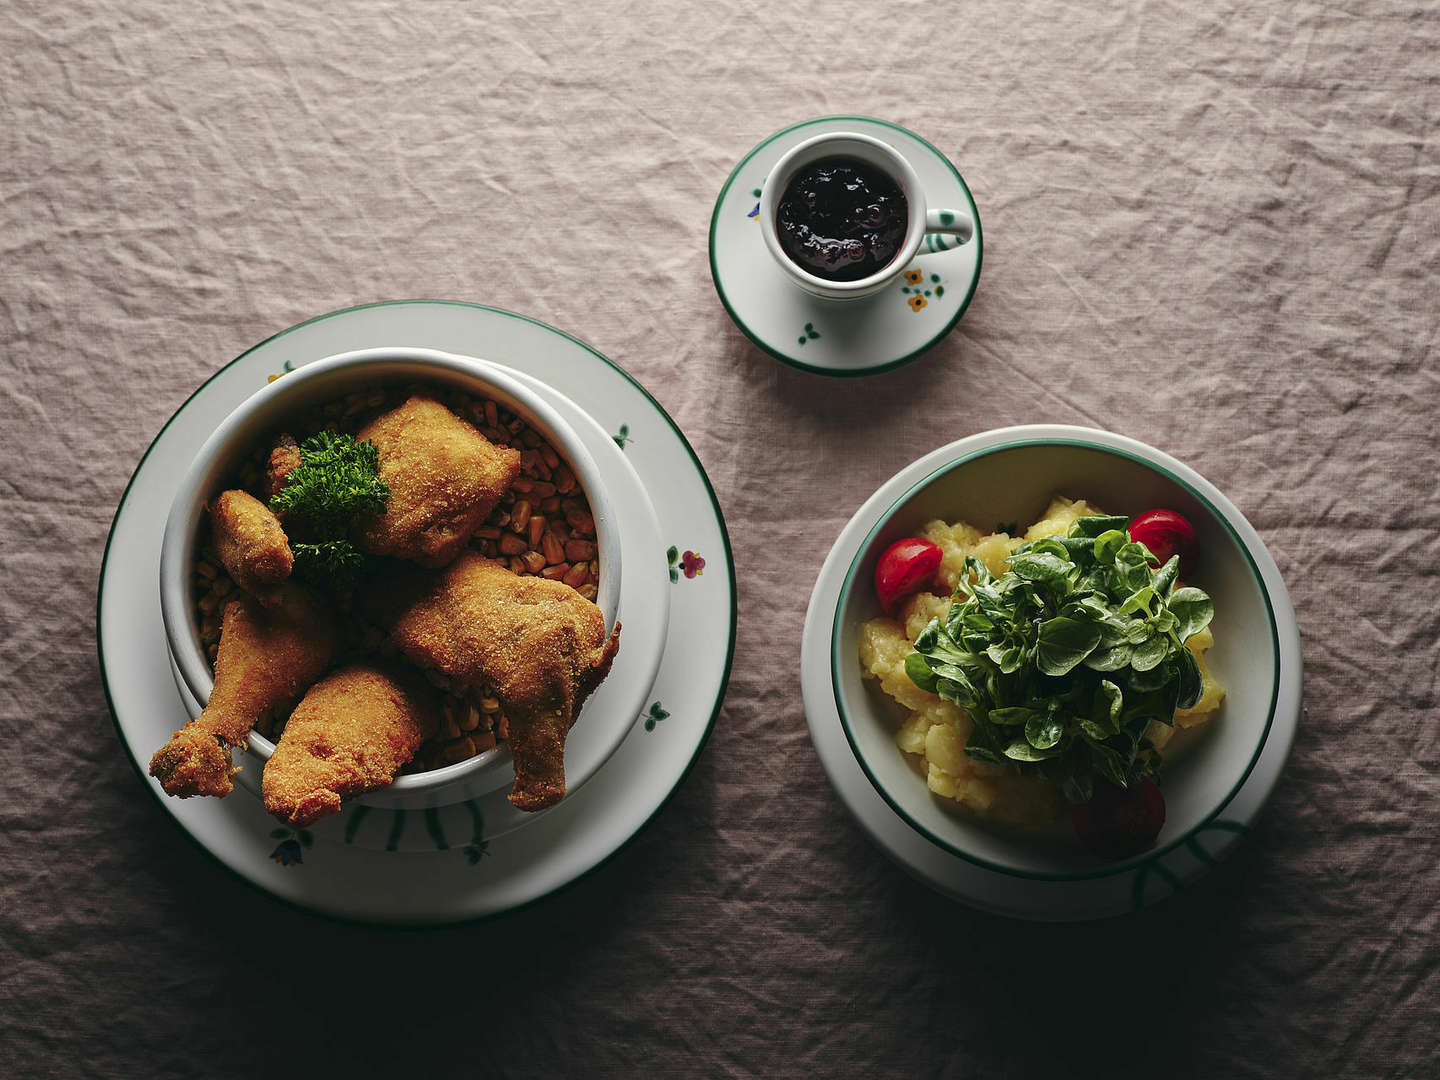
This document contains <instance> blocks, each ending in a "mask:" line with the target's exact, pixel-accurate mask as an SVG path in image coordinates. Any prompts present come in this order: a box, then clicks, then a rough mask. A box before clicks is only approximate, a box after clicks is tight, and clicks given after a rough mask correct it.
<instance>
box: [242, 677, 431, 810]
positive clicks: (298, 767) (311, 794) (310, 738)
mask: <svg viewBox="0 0 1440 1080" xmlns="http://www.w3.org/2000/svg"><path fill="white" fill-rule="evenodd" d="M439 723H440V715H439V706H438V703H437V702H436V699H435V691H434V690H432V689H431V688H430V684H429V683H427V682H426V681H425V680H424V679H423V678H421V677H420V675H419V673H418V672H416V671H415V670H413V669H405V670H401V669H399V668H395V667H388V666H387V667H377V666H374V665H370V664H352V665H350V666H349V667H344V668H341V669H340V670H339V671H335V672H332V673H331V674H330V675H327V676H326V677H325V678H324V679H322V680H320V681H319V682H318V683H316V684H315V685H314V686H312V687H311V688H310V690H309V692H308V693H306V695H305V697H304V698H303V699H302V700H301V702H300V704H299V705H297V706H296V707H295V711H294V712H293V713H291V714H290V719H289V721H288V722H287V723H286V724H285V731H284V732H283V733H282V734H281V736H280V744H279V745H278V746H277V747H276V748H275V753H274V754H272V755H271V757H270V760H269V761H267V762H266V763H265V776H264V780H263V782H262V784H261V788H262V791H263V793H264V795H265V809H266V810H268V811H269V812H270V813H272V814H274V815H275V816H276V817H277V818H279V819H280V820H281V821H284V822H285V823H287V824H289V825H293V826H294V827H295V828H304V827H305V826H307V825H312V824H314V823H315V822H316V821H318V820H319V819H320V818H323V817H327V816H329V815H330V814H333V813H335V812H336V811H337V810H339V809H340V800H341V799H344V798H348V797H349V796H351V795H359V794H360V793H361V792H365V791H373V790H375V789H376V788H381V787H384V786H385V785H387V784H389V783H390V781H392V780H394V779H395V774H396V773H397V772H399V771H400V767H401V766H402V765H404V764H405V763H406V762H407V761H409V760H410V759H411V758H412V757H414V756H415V751H416V750H417V749H419V747H420V744H421V743H422V742H423V741H424V740H425V739H428V738H429V737H431V736H432V735H434V734H435V730H436V728H437V727H438V726H439Z"/></svg>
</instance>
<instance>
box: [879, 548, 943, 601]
mask: <svg viewBox="0 0 1440 1080" xmlns="http://www.w3.org/2000/svg"><path fill="white" fill-rule="evenodd" d="M940 559H941V551H940V548H939V547H937V546H936V545H935V544H932V543H931V542H930V541H929V540H921V539H918V538H917V537H913V536H911V537H907V538H906V539H904V540H896V541H895V543H893V544H891V545H890V546H889V547H888V548H886V549H885V554H883V555H881V556H880V561H879V562H877V563H876V564H875V593H876V595H877V596H879V597H880V606H881V607H883V608H884V609H885V611H886V613H887V614H889V615H894V614H895V612H896V610H897V609H898V608H899V607H900V601H902V600H904V599H905V597H907V596H909V595H910V594H911V593H916V592H919V591H920V590H921V589H922V588H924V587H925V586H926V585H927V584H928V583H929V581H930V579H931V578H932V577H934V575H935V571H936V570H938V569H940Z"/></svg>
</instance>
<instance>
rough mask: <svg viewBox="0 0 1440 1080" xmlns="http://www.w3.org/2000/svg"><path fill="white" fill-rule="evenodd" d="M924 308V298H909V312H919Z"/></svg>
mask: <svg viewBox="0 0 1440 1080" xmlns="http://www.w3.org/2000/svg"><path fill="white" fill-rule="evenodd" d="M924 306H925V298H924V297H923V296H912V297H910V310H911V311H919V310H920V309H921V308H922V307H924Z"/></svg>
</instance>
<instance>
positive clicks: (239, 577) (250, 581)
mask: <svg viewBox="0 0 1440 1080" xmlns="http://www.w3.org/2000/svg"><path fill="white" fill-rule="evenodd" d="M210 526H211V531H212V532H213V534H214V537H215V550H216V551H217V552H219V554H220V561H221V562H222V563H224V564H225V571H226V573H228V574H229V575H230V577H231V578H232V579H234V581H235V584H236V585H239V586H240V588H242V589H244V590H245V591H246V592H248V593H249V594H250V595H251V596H253V597H255V599H257V600H259V601H260V602H261V603H262V604H264V605H265V606H266V607H272V606H274V605H275V604H278V603H279V602H280V590H279V589H277V588H276V586H277V585H279V584H280V583H281V582H282V581H284V580H285V579H286V578H288V577H289V576H290V570H291V568H292V567H293V566H294V564H295V559H294V556H292V555H291V553H290V541H289V540H288V539H287V538H286V536H285V529H284V528H283V527H282V526H281V524H280V519H279V518H277V517H276V516H275V515H274V514H272V513H271V512H270V508H269V507H268V506H266V505H265V504H264V503H262V502H261V501H260V500H259V499H257V498H255V496H253V495H251V494H249V493H248V492H244V491H238V490H235V491H222V492H221V493H220V495H219V496H218V497H217V498H216V499H215V501H214V502H213V503H211V504H210Z"/></svg>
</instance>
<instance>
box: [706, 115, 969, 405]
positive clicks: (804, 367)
mask: <svg viewBox="0 0 1440 1080" xmlns="http://www.w3.org/2000/svg"><path fill="white" fill-rule="evenodd" d="M836 121H856V122H859V123H862V124H877V125H879V126H880V127H883V128H889V129H890V130H891V131H898V132H900V133H901V134H902V135H907V136H909V137H910V138H912V139H914V140H915V141H916V142H918V143H920V144H921V145H922V146H924V147H925V148H926V149H928V150H930V151H931V152H932V153H933V154H934V155H935V156H936V157H938V158H939V159H940V160H941V161H943V162H944V163H945V165H946V167H947V168H949V170H950V171H951V172H952V173H953V174H954V175H955V180H956V181H957V182H958V183H959V185H960V190H962V191H963V192H964V193H965V199H966V201H967V202H968V203H969V204H970V220H971V221H972V222H974V225H975V235H974V237H973V238H972V239H971V240H970V243H973V244H974V245H975V276H974V278H973V279H972V280H971V282H970V291H969V292H967V293H966V294H965V296H964V297H963V298H962V299H961V301H960V306H959V307H957V308H956V309H955V315H954V317H953V318H952V319H951V320H950V321H949V322H948V323H946V324H945V326H944V327H943V328H942V329H941V330H940V332H939V333H937V334H936V335H935V336H934V337H933V338H931V339H930V340H929V341H928V342H926V343H925V344H924V345H922V346H921V347H920V348H918V349H916V350H915V351H914V352H911V353H906V354H905V355H904V356H902V357H900V358H899V359H898V360H890V361H888V362H886V363H884V364H875V365H873V366H871V367H861V368H832V367H825V366H823V365H820V364H807V363H805V361H803V360H796V359H795V358H794V357H793V356H786V355H785V354H784V353H782V352H778V351H777V350H775V349H774V348H772V347H771V346H770V345H768V344H766V343H765V342H764V341H762V340H760V338H759V337H758V336H756V334H755V333H754V331H752V330H751V329H750V327H748V326H747V325H745V321H744V320H743V319H741V318H740V315H739V313H738V312H736V310H735V308H734V307H733V306H732V305H731V303H730V298H729V297H728V296H726V295H725V287H724V286H723V285H722V284H721V283H720V271H719V268H718V267H717V266H716V265H715V233H716V230H717V229H718V227H719V222H720V207H721V206H722V205H723V204H724V202H725V196H726V195H728V194H729V193H730V188H731V187H732V186H733V185H734V183H735V180H736V178H737V177H738V176H739V175H740V172H741V170H742V169H744V168H745V166H746V165H748V164H750V161H751V159H752V158H754V157H755V155H756V154H758V153H759V152H760V151H761V150H763V149H765V147H767V146H769V145H770V144H771V143H773V142H774V141H775V140H776V139H779V138H782V137H783V136H785V135H788V134H790V133H791V132H792V131H799V130H801V129H802V128H807V127H813V126H814V125H815V124H829V123H834V122H836ZM927 235H928V234H927ZM932 250H933V249H932ZM942 250H943V249H942ZM984 261H985V243H984V237H983V235H982V232H981V229H980V211H979V209H978V208H977V207H976V206H975V197H974V196H973V195H971V194H970V185H969V184H967V183H965V178H964V177H963V176H961V175H960V170H959V169H957V168H955V164H954V162H952V161H951V160H950V159H949V158H948V157H946V156H945V155H944V154H942V153H941V152H940V151H939V150H938V149H936V147H935V146H934V145H933V144H932V143H930V142H929V141H927V140H926V139H924V138H922V137H921V136H919V135H917V134H915V132H913V131H911V130H910V129H909V128H904V127H901V126H900V125H899V124H892V123H891V122H890V121H889V120H880V119H877V118H876V117H873V116H843V115H837V116H817V117H815V118H814V119H813V120H802V121H801V122H800V123H798V124H791V125H790V126H789V127H787V128H781V129H780V130H779V131H777V132H775V134H773V135H771V136H770V137H768V138H766V139H764V140H763V141H762V142H760V143H759V145H757V146H755V147H754V148H753V149H752V150H751V151H750V152H749V153H748V154H746V155H745V156H744V157H743V158H741V160H740V164H738V165H736V166H735V168H734V169H733V170H731V173H730V175H729V176H728V177H727V178H726V180H725V184H724V186H723V187H721V189H720V195H719V196H718V197H717V198H716V200H715V209H714V211H713V212H712V213H711V214H710V280H711V282H712V283H713V284H714V286H715V292H716V295H718V296H719V297H720V303H721V304H723V305H724V307H725V311H726V312H727V313H728V314H729V316H730V319H731V321H733V322H734V323H735V325H736V326H738V327H739V328H740V332H741V333H742V334H744V335H745V336H746V337H747V338H749V339H750V342H751V344H753V345H754V346H755V347H756V348H757V349H759V350H760V351H761V352H764V353H767V354H768V355H770V356H772V357H774V358H775V359H776V360H779V361H780V362H781V363H782V364H788V365H789V366H790V367H793V368H796V369H798V370H800V371H808V372H810V373H811V374H812V375H831V376H835V377H837V378H853V377H855V376H859V375H879V374H880V373H881V372H884V371H893V370H894V369H895V368H898V367H901V366H902V365H904V364H908V363H910V361H912V360H914V359H916V358H918V357H920V356H921V355H923V354H924V353H926V352H928V351H929V350H930V349H932V348H934V346H935V345H937V344H939V342H940V341H941V340H942V339H944V337H945V336H946V335H947V334H949V333H950V331H951V330H953V329H954V328H955V324H956V323H958V322H959V321H960V317H961V316H962V315H964V314H965V309H966V308H968V307H969V306H970V301H971V300H972V299H973V298H974V296H975V290H976V288H978V287H979V285H980V268H981V266H982V265H983V263H984Z"/></svg>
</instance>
